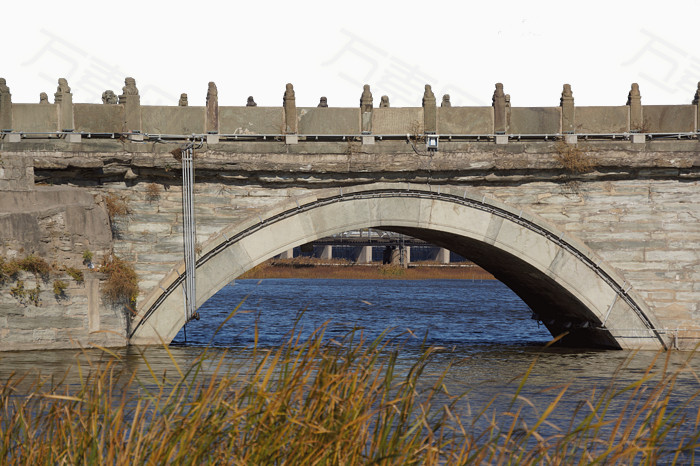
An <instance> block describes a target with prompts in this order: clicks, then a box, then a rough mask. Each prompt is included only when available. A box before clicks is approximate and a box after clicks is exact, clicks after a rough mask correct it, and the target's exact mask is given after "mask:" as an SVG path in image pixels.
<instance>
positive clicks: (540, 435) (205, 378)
mask: <svg viewBox="0 0 700 466" xmlns="http://www.w3.org/2000/svg"><path fill="white" fill-rule="evenodd" d="M222 325H223V324H222ZM256 337H257V331H256ZM256 341H257V338H256ZM166 350H167V347H166ZM105 351H108V350H105ZM399 352H400V347H399V346H398V345H396V344H395V343H394V342H393V341H392V340H391V339H389V338H387V337H386V336H382V337H380V338H378V339H376V340H374V341H370V342H367V341H364V340H363V338H362V335H361V333H358V332H350V333H348V334H347V335H345V337H344V338H342V339H340V340H334V339H329V338H327V337H325V336H324V327H321V328H320V329H318V330H317V331H316V332H315V333H314V334H313V335H312V336H311V337H310V338H308V339H306V340H304V341H302V340H301V338H300V336H299V334H298V333H295V334H292V335H291V336H290V337H289V339H288V340H287V341H286V343H285V344H283V345H281V346H280V347H277V348H275V349H262V348H257V347H253V348H252V350H251V357H250V360H249V363H248V364H245V365H243V367H242V368H239V369H236V370H234V369H230V368H227V367H226V364H225V363H224V361H225V360H224V357H223V356H222V357H219V358H212V357H210V354H211V353H210V351H209V350H203V352H202V354H201V355H200V357H199V358H198V359H197V360H196V361H195V362H194V363H193V364H191V365H190V366H189V367H180V366H178V365H176V366H175V367H176V374H174V376H173V374H170V376H168V375H166V374H156V373H155V372H153V371H151V372H150V379H149V378H148V377H146V378H138V377H137V376H136V375H134V374H133V373H128V372H120V371H119V370H117V367H118V359H119V357H118V355H116V354H113V359H112V360H111V361H110V362H108V363H106V364H104V365H102V366H100V367H97V366H95V367H87V368H82V367H80V366H79V368H80V370H81V379H80V380H81V383H80V384H79V385H78V386H77V387H76V386H71V385H68V384H66V383H64V382H62V381H58V382H55V383H54V382H50V381H49V382H46V381H45V382H37V383H35V384H34V385H33V386H32V387H31V388H30V389H29V390H27V389H26V387H23V388H22V389H21V390H20V388H19V387H20V385H21V384H22V383H26V380H25V381H22V380H21V378H11V379H10V380H8V381H7V382H5V383H4V385H3V386H0V462H4V463H9V464H32V463H35V464H98V463H105V464H166V463H175V464H333V465H336V464H348V465H349V464H402V465H403V464H429V465H430V464H595V463H598V464H657V463H658V462H666V463H674V462H676V461H677V462H679V463H688V462H692V461H694V459H695V456H694V451H695V449H697V448H699V447H700V443H699V442H700V440H699V434H698V423H699V421H700V410H698V409H697V402H696V397H697V393H696V394H695V395H693V396H691V397H689V398H688V399H687V400H686V401H685V402H684V403H682V404H681V405H680V406H675V407H672V403H670V400H671V394H672V392H673V389H674V384H675V381H676V378H677V376H678V374H677V373H671V372H670V371H666V370H662V371H661V373H654V370H652V369H651V368H650V369H649V370H648V371H647V372H646V373H645V374H643V375H642V376H641V378H640V379H639V380H638V381H636V382H634V383H631V384H627V385H624V386H620V384H617V383H615V382H614V381H613V383H611V384H610V386H609V387H607V388H605V389H603V390H601V391H599V392H596V393H592V394H590V396H589V397H587V398H585V399H583V400H582V401H581V402H580V403H579V405H578V407H577V409H576V410H575V412H573V413H571V417H570V422H569V423H568V424H567V425H555V424H554V423H553V421H552V420H551V419H552V413H553V412H554V411H555V410H556V409H557V407H558V405H559V403H560V402H561V400H562V399H563V398H564V397H567V396H573V393H572V392H576V390H575V387H571V386H567V385H565V386H560V387H553V388H552V389H551V390H552V393H553V395H552V397H551V402H550V403H549V404H548V405H547V406H544V407H539V409H540V411H538V414H537V415H535V416H532V415H530V414H526V412H529V411H532V410H533V409H535V408H538V407H536V406H534V405H533V404H531V403H530V402H529V401H528V400H526V399H525V398H524V397H523V396H522V395H521V394H522V389H523V387H524V386H526V384H527V380H528V376H529V374H530V372H531V370H532V369H533V367H534V365H535V364H536V362H533V364H532V365H531V366H530V369H529V370H528V371H527V372H526V373H525V374H524V375H522V376H520V378H519V384H518V385H517V387H515V388H514V392H513V393H512V394H510V395H508V396H509V397H510V399H511V402H510V404H509V406H507V407H506V409H502V408H499V409H497V408H495V407H494V406H495V404H487V406H486V407H485V408H483V409H482V410H481V411H479V412H477V413H474V414H470V415H465V414H464V413H465V412H468V410H466V409H465V404H466V403H467V402H468V399H467V398H466V396H464V395H462V394H455V393H450V392H449V390H448V389H447V387H446V383H445V377H446V376H447V375H448V374H449V370H450V369H449V367H448V368H447V369H446V370H445V371H444V372H442V373H441V374H437V375H436V374H427V373H426V369H428V370H429V364H430V359H431V355H432V354H433V350H431V349H427V350H426V351H425V352H424V353H423V354H422V355H421V356H420V357H419V358H418V359H417V361H416V362H415V363H414V364H413V365H412V366H411V367H408V368H407V367H404V366H403V365H402V364H400V363H398V361H399ZM168 354H170V352H169V351H168ZM171 358H172V359H173V362H175V359H174V357H173V356H172V355H171ZM144 361H145V363H146V364H148V361H147V359H144ZM211 365H213V369H211V370H205V367H207V368H208V367H209V366H211ZM149 367H150V366H149ZM652 367H656V365H653V366H652ZM498 396H502V395H499V394H494V400H495V399H496V397H498ZM576 396H580V394H576ZM613 405H615V406H622V409H620V410H618V411H615V412H616V413H615V414H613V410H612V409H611V407H612V406H613ZM691 408H692V409H691ZM460 413H461V414H460ZM688 413H691V415H689V414H688ZM688 416H689V417H688ZM688 432H690V433H688Z"/></svg>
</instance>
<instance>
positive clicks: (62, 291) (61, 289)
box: [53, 280, 68, 299]
mask: <svg viewBox="0 0 700 466" xmlns="http://www.w3.org/2000/svg"><path fill="white" fill-rule="evenodd" d="M67 288H68V283H66V282H64V281H63V280H56V281H54V282H53V294H54V295H56V298H57V299H58V298H64V297H65V296H66V289H67Z"/></svg>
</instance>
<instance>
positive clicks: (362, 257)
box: [356, 246, 372, 264]
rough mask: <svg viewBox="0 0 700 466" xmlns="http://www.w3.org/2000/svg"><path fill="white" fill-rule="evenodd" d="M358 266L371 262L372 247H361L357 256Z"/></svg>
mask: <svg viewBox="0 0 700 466" xmlns="http://www.w3.org/2000/svg"><path fill="white" fill-rule="evenodd" d="M356 262H358V263H360V264H369V263H370V262H372V246H362V247H361V248H360V253H359V254H358V255H357V261H356Z"/></svg>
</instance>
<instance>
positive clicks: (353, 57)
mask: <svg viewBox="0 0 700 466" xmlns="http://www.w3.org/2000/svg"><path fill="white" fill-rule="evenodd" d="M698 13H700V2H699V1H698V0H681V1H674V0H671V1H666V2H658V1H654V2H652V1H642V0H637V1H614V0H608V1H599V0H587V1H577V0H571V1H568V2H561V1H535V0H533V1H511V0H504V1H501V2H494V1H462V2H454V1H453V2H448V1H443V0H432V1H430V2H418V1H413V0H404V1H400V2H399V1H396V2H395V1H391V2H389V1H382V0H374V1H364V0H357V1H352V2H345V1H342V0H341V1H332V0H326V1H305V0H297V1H288V2H278V1H263V0H260V1H249V2H236V1H235V0H234V1H229V2H212V1H207V0H203V1H199V2H191V1H188V2H185V1H180V0H169V1H161V0H157V1H150V0H142V1H140V2H134V1H122V2H111V1H110V2H108V1H100V0H77V1H70V0H68V1H64V2H48V1H43V0H40V1H35V0H23V1H12V2H5V4H4V5H3V6H2V7H1V8H0V15H2V17H3V21H2V26H1V27H0V43H1V44H2V59H1V61H0V63H2V65H1V66H0V77H4V78H5V79H6V80H7V84H8V86H9V87H10V90H11V92H12V100H13V102H15V103H25V102H26V103H33V102H38V101H39V93H40V92H46V93H48V94H49V97H50V100H51V101H53V93H54V92H55V91H56V85H57V80H58V78H59V77H65V78H67V79H68V83H69V85H70V86H71V88H72V92H73V95H74V97H73V101H74V102H94V103H98V102H100V101H101V100H100V97H101V93H102V91H104V90H105V89H112V90H114V91H115V93H117V94H120V93H121V87H122V86H123V85H124V78H125V77H126V76H131V77H134V78H135V79H136V83H137V87H138V88H139V91H140V94H141V96H142V97H141V102H142V104H147V105H157V104H158V105H160V104H167V105H176V104H177V101H178V98H179V95H180V93H182V92H186V93H187V94H188V97H189V103H190V105H204V100H205V96H206V91H207V83H208V82H209V81H214V82H216V84H217V87H218V91H219V105H245V102H246V98H247V96H249V95H253V96H254V97H255V100H256V101H257V103H258V105H263V106H280V105H281V104H282V95H283V93H284V87H285V83H287V82H291V83H293V84H294V88H295V91H296V99H297V106H316V105H317V103H318V100H319V97H320V96H322V95H323V96H326V97H327V98H328V103H329V105H330V106H346V107H352V106H357V105H359V99H360V94H361V93H362V84H364V83H367V84H370V85H371V88H372V92H373V95H374V102H375V106H376V105H378V104H379V98H380V96H381V95H382V94H387V95H389V98H390V100H391V105H392V106H420V104H421V97H422V95H423V86H424V84H431V85H432V86H433V90H434V91H435V94H436V96H437V99H438V102H439V101H440V98H441V95H442V94H443V93H445V92H447V93H449V94H451V97H452V104H453V105H490V103H491V95H492V94H493V89H494V83H496V82H503V83H504V88H505V92H506V93H508V94H510V95H511V102H512V105H513V106H516V107H517V106H556V105H558V104H559V96H560V94H561V89H562V84H563V83H570V84H571V85H572V88H573V92H574V98H575V102H576V105H624V104H625V102H626V98H627V93H628V91H629V88H630V84H631V83H632V82H638V83H639V85H640V90H641V93H642V103H643V104H681V103H690V102H691V100H692V98H693V94H694V92H695V90H696V88H697V83H698V81H700V47H699V46H698V40H697V32H696V31H697V29H698V18H700V14H698Z"/></svg>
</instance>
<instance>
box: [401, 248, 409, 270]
mask: <svg viewBox="0 0 700 466" xmlns="http://www.w3.org/2000/svg"><path fill="white" fill-rule="evenodd" d="M401 249H402V250H403V266H404V267H408V264H410V263H411V246H404V247H403V248H401Z"/></svg>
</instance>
